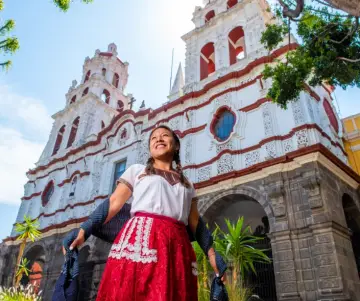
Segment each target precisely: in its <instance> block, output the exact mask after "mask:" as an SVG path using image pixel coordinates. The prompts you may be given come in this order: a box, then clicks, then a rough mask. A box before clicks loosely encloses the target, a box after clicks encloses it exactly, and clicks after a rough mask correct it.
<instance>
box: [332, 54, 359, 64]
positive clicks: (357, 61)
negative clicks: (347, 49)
mask: <svg viewBox="0 0 360 301" xmlns="http://www.w3.org/2000/svg"><path fill="white" fill-rule="evenodd" d="M337 59H338V60H341V61H345V62H349V63H359V62H360V59H349V58H346V57H342V56H339V57H337Z"/></svg>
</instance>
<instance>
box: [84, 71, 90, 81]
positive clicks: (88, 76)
mask: <svg viewBox="0 0 360 301" xmlns="http://www.w3.org/2000/svg"><path fill="white" fill-rule="evenodd" d="M90 75H91V71H90V70H89V71H88V72H86V75H85V79H84V83H86V82H87V81H88V80H89V78H90Z"/></svg>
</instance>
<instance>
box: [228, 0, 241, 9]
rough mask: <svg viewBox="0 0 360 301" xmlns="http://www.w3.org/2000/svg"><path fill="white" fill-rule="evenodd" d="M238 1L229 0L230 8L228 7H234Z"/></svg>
mask: <svg viewBox="0 0 360 301" xmlns="http://www.w3.org/2000/svg"><path fill="white" fill-rule="evenodd" d="M237 3H238V2H237V0H229V1H228V2H227V8H228V9H229V8H232V7H233V6H235V5H236V4H237Z"/></svg>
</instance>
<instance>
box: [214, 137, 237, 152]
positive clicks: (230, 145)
mask: <svg viewBox="0 0 360 301" xmlns="http://www.w3.org/2000/svg"><path fill="white" fill-rule="evenodd" d="M224 149H231V150H232V149H234V148H233V143H232V141H231V140H230V141H228V142H226V143H223V144H216V153H217V154H218V153H220V152H222V151H223V150H224Z"/></svg>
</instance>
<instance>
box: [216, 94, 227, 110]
mask: <svg viewBox="0 0 360 301" xmlns="http://www.w3.org/2000/svg"><path fill="white" fill-rule="evenodd" d="M224 105H227V106H231V100H230V94H229V93H226V94H224V95H221V96H219V97H218V98H216V100H215V101H214V106H215V108H218V107H221V106H224Z"/></svg>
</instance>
